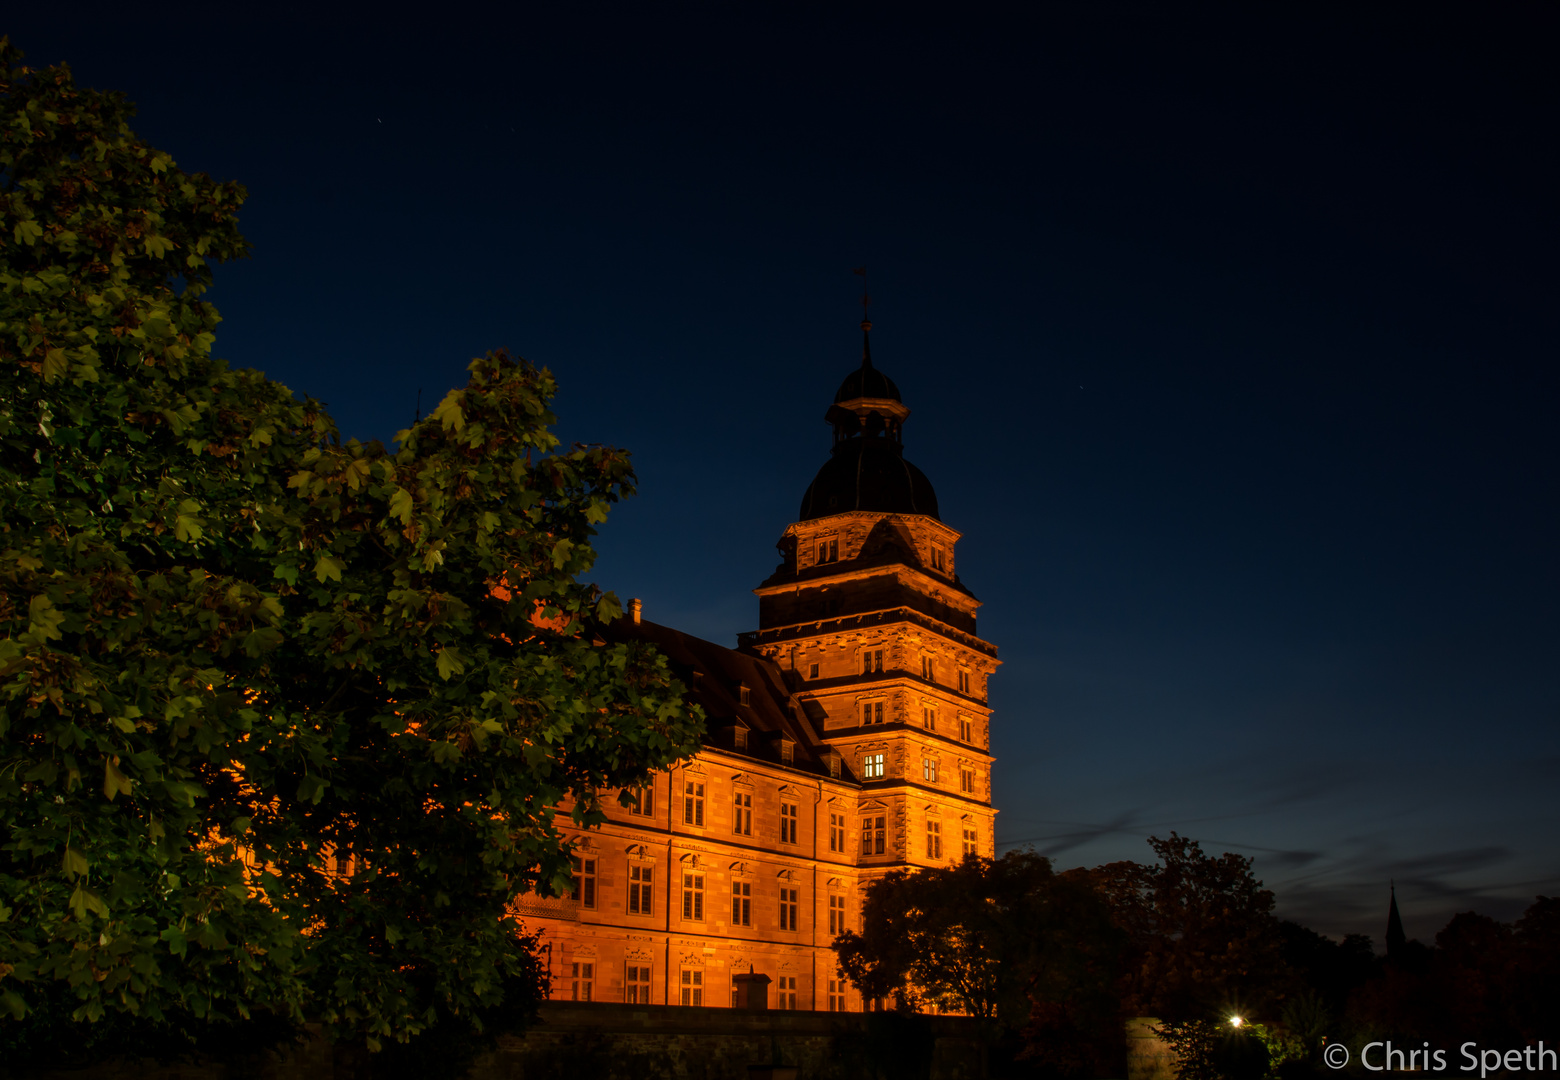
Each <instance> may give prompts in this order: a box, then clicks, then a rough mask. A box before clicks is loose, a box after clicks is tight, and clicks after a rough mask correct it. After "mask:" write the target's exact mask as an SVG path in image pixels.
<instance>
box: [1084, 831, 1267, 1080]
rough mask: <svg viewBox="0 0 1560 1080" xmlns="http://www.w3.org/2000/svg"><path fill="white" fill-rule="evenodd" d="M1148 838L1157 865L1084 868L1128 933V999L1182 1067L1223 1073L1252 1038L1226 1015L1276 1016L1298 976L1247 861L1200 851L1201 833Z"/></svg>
mask: <svg viewBox="0 0 1560 1080" xmlns="http://www.w3.org/2000/svg"><path fill="white" fill-rule="evenodd" d="M1148 842H1149V845H1150V846H1151V847H1152V848H1153V849H1154V853H1155V854H1156V855H1158V856H1159V862H1158V863H1157V864H1154V865H1143V864H1141V863H1134V862H1118V863H1110V864H1108V865H1106V866H1100V867H1096V868H1094V869H1092V870H1085V871H1079V872H1078V876H1079V878H1080V880H1086V881H1090V882H1092V883H1093V884H1094V886H1095V887H1096V888H1098V889H1099V890H1100V892H1101V893H1102V895H1104V896H1105V897H1106V898H1107V900H1108V902H1109V903H1110V906H1111V910H1112V912H1113V915H1114V918H1115V920H1116V924H1117V925H1118V926H1119V927H1121V929H1122V930H1123V931H1124V932H1125V933H1126V935H1127V939H1128V946H1127V953H1126V960H1125V962H1124V964H1123V978H1122V987H1121V993H1122V1001H1123V1004H1124V1006H1125V1007H1126V1008H1127V1009H1128V1010H1129V1011H1130V1013H1131V1014H1133V1015H1138V1016H1155V1017H1158V1018H1159V1019H1160V1020H1161V1025H1160V1028H1159V1029H1158V1030H1159V1031H1160V1033H1161V1034H1162V1035H1163V1037H1164V1038H1165V1040H1166V1041H1167V1042H1168V1043H1170V1045H1171V1046H1172V1048H1173V1049H1174V1050H1175V1052H1176V1054H1177V1057H1178V1059H1179V1061H1180V1068H1181V1070H1182V1071H1181V1075H1183V1076H1186V1077H1190V1078H1193V1080H1211V1078H1213V1077H1216V1076H1230V1075H1233V1074H1232V1073H1229V1072H1225V1071H1221V1069H1224V1068H1225V1067H1226V1066H1228V1067H1230V1068H1236V1067H1237V1066H1236V1065H1230V1064H1229V1063H1230V1062H1238V1069H1240V1070H1246V1069H1249V1068H1251V1067H1253V1066H1251V1064H1250V1062H1251V1060H1252V1055H1251V1053H1248V1051H1250V1050H1251V1041H1250V1037H1249V1036H1247V1035H1245V1034H1244V1033H1243V1032H1241V1031H1240V1029H1239V1028H1237V1027H1232V1026H1231V1025H1230V1024H1229V1023H1228V1020H1229V1018H1230V1017H1232V1016H1240V1017H1241V1018H1242V1021H1243V1024H1244V1021H1246V1020H1249V1019H1251V1018H1253V1017H1258V1018H1260V1017H1262V1016H1264V1015H1267V1016H1269V1017H1272V1016H1273V1014H1274V1013H1276V1012H1277V1009H1278V1006H1279V1005H1280V1001H1281V998H1282V996H1283V992H1284V990H1285V989H1286V987H1287V986H1288V985H1289V984H1290V983H1291V981H1292V979H1291V977H1290V973H1289V972H1288V970H1287V968H1286V966H1285V964H1284V962H1283V942H1282V938H1281V936H1280V932H1279V926H1278V920H1277V918H1276V917H1275V916H1274V915H1273V894H1272V892H1270V891H1269V890H1267V889H1264V888H1262V882H1260V881H1258V880H1257V879H1256V878H1255V877H1254V876H1253V875H1252V873H1251V860H1250V859H1244V858H1241V857H1240V856H1238V855H1232V854H1229V853H1226V854H1224V855H1223V856H1220V857H1218V858H1214V857H1213V856H1210V855H1204V854H1203V853H1202V847H1201V845H1199V844H1198V843H1197V841H1195V840H1189V839H1187V838H1186V837H1183V836H1178V835H1177V834H1175V833H1173V832H1172V833H1171V834H1170V837H1169V839H1160V838H1159V837H1151V838H1150V839H1149V841H1148ZM1252 1053H1254V1051H1252ZM1264 1053H1265V1051H1264ZM1264 1060H1266V1059H1265V1058H1264ZM1221 1062H1223V1063H1225V1064H1224V1065H1221V1064H1220V1063H1221ZM1263 1068H1264V1069H1265V1068H1266V1066H1265V1065H1264V1066H1263Z"/></svg>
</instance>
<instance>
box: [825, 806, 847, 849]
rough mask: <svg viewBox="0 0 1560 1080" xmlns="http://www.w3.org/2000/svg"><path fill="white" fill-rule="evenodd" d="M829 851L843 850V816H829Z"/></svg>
mask: <svg viewBox="0 0 1560 1080" xmlns="http://www.w3.org/2000/svg"><path fill="white" fill-rule="evenodd" d="M829 850H830V851H844V850H845V815H844V814H830V815H829Z"/></svg>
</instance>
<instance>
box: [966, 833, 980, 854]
mask: <svg viewBox="0 0 1560 1080" xmlns="http://www.w3.org/2000/svg"><path fill="white" fill-rule="evenodd" d="M964 854H966V855H979V854H980V841H979V840H977V839H976V838H975V830H974V829H972V828H970V827H969V826H965V828H964Z"/></svg>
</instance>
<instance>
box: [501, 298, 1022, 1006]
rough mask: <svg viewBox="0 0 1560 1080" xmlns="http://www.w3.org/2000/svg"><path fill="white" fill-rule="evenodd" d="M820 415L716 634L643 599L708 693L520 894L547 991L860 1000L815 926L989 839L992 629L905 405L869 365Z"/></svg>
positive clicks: (811, 1002) (636, 633)
mask: <svg viewBox="0 0 1560 1080" xmlns="http://www.w3.org/2000/svg"><path fill="white" fill-rule="evenodd" d="M870 330H871V324H870V323H863V324H862V332H863V345H862V360H861V366H860V368H858V369H857V370H855V371H852V372H851V373H850V374H849V375H848V376H847V377H846V379H845V381H844V383H842V384H841V386H840V388H839V391H838V392H837V393H836V394H835V396H834V403H833V405H832V406H831V407H830V408H829V410H828V413H827V414H826V416H825V419H826V420H827V421H828V422H829V423H830V424H831V425H832V426H833V429H834V446H833V451H832V453H831V455H830V457H829V460H828V461H826V462H825V463H824V465H823V467H822V468H821V469H820V470H819V471H818V475H817V476H816V478H815V479H814V480H813V482H812V484H811V486H810V487H808V489H807V492H806V494H805V495H804V496H803V498H802V507H801V513H800V514H799V515H798V518H799V520H798V521H797V522H796V523H795V524H793V525H791V526H790V527H789V528H787V529H786V530H785V533H784V535H783V536H782V538H781V540H780V544H779V548H780V553H781V557H782V560H783V561H782V562H781V564H780V565H779V566H778V567H777V568H776V569H775V571H774V573H773V574H771V575H770V576H769V578H768V579H767V580H765V581H764V582H763V583H762V584H761V585H760V586H759V587H758V588H757V589H756V590H754V591H755V592H756V593H757V594H758V598H759V619H758V629H757V630H754V631H751V632H749V633H746V634H743V635H741V636H740V638H739V642H738V647H737V648H736V649H728V648H725V647H723V646H720V645H716V644H713V643H711V642H707V641H703V640H701V639H699V638H695V637H692V636H691V635H688V634H684V633H681V632H679V631H677V630H673V629H671V628H669V627H665V626H660V625H658V624H656V623H653V622H650V621H649V620H647V619H644V618H643V617H642V615H641V613H640V610H639V605H638V602H637V601H636V602H635V603H634V604H633V605H632V614H631V615H629V616H628V617H625V618H624V619H623V620H621V621H620V622H619V623H618V624H617V625H616V626H615V627H614V632H616V633H620V634H621V635H622V636H624V637H634V638H639V639H643V640H648V641H650V642H652V643H653V644H654V645H655V646H656V647H657V648H659V649H660V650H661V651H662V652H663V653H665V654H666V655H667V656H668V658H669V659H670V660H671V663H672V665H673V667H674V669H675V670H677V672H678V673H679V675H680V676H681V677H682V678H683V680H684V681H685V682H686V683H687V684H688V685H689V686H690V687H691V688H692V696H693V697H694V699H695V700H697V701H698V702H699V704H700V705H702V706H703V707H704V710H705V714H706V716H707V717H708V729H707V731H706V734H705V739H704V746H703V749H701V751H700V752H699V753H698V754H697V755H696V756H695V758H694V759H693V760H692V761H690V762H688V763H686V764H684V765H681V766H677V767H674V768H673V769H671V770H670V771H669V772H668V773H666V774H662V775H660V776H658V777H656V779H655V782H654V783H653V785H651V786H650V787H649V788H646V789H645V790H643V791H642V792H638V793H636V794H635V796H634V800H633V802H634V805H633V806H631V807H628V808H623V809H619V807H618V805H617V800H616V798H614V797H610V796H609V797H608V798H606V799H605V800H604V802H605V804H606V805H607V807H608V813H609V816H610V820H609V821H608V822H607V823H606V824H605V825H603V826H602V827H601V828H599V829H596V830H590V831H583V830H582V831H580V832H579V833H578V834H577V835H576V836H574V837H572V839H574V841H575V843H576V852H575V855H576V858H575V867H576V878H575V890H574V894H573V896H571V897H567V898H563V899H547V898H542V897H537V896H523V897H521V898H519V899H518V900H517V901H516V908H517V909H518V911H519V913H520V915H521V916H522V918H524V920H525V921H526V923H527V924H528V925H530V926H532V927H534V928H538V929H541V930H542V931H543V932H544V934H543V941H544V943H546V944H545V945H544V948H546V949H547V953H546V955H547V958H548V964H549V967H550V970H551V973H552V980H553V981H552V994H553V996H554V997H555V998H559V997H561V998H570V997H573V998H590V999H592V1000H599V1001H629V1002H642V1003H654V1004H668V1005H675V1004H684V1005H705V1006H711V1005H714V1006H729V1005H730V1004H731V1003H732V1000H733V997H732V996H733V993H734V991H735V983H734V982H733V976H734V975H737V974H743V973H746V972H748V971H749V970H751V971H753V972H755V973H758V974H763V975H768V976H769V977H770V979H771V980H772V983H771V987H770V1004H771V1007H778V1008H793V1009H796V1008H799V1009H818V1010H824V1009H828V1010H857V1009H860V1008H861V1007H862V1002H861V1000H860V998H859V996H857V995H856V994H854V993H853V992H850V991H849V990H848V988H847V987H846V986H845V984H844V983H843V982H842V980H841V979H840V977H839V974H838V972H837V971H836V969H835V967H834V962H833V960H834V957H833V953H832V952H831V951H830V950H829V947H828V946H829V942H830V941H831V940H832V939H833V937H834V935H835V934H836V933H837V932H838V931H840V930H843V929H846V928H850V929H859V920H860V912H861V900H862V889H863V888H864V886H865V885H866V884H867V883H868V882H870V881H871V880H872V879H873V878H875V877H878V876H881V875H882V874H884V873H887V872H889V871H891V870H896V869H904V868H911V867H932V866H947V865H949V864H951V863H954V862H957V861H958V860H959V859H961V858H962V857H963V856H964V855H965V854H966V853H977V854H980V855H983V856H988V857H990V856H992V855H993V854H994V831H993V823H994V817H995V814H996V811H995V810H994V809H993V808H992V806H991V762H992V759H991V756H990V752H989V750H990V741H989V737H988V736H989V729H988V720H989V717H990V709H989V708H988V707H987V705H986V680H987V679H988V678H989V677H990V675H991V674H992V672H993V671H995V669H996V666H997V664H998V662H999V661H998V660H997V658H996V648H995V647H994V646H992V645H990V644H988V643H986V642H985V641H982V640H981V639H980V638H979V637H977V636H976V633H975V611H976V608H977V607H979V601H978V600H976V599H975V597H974V595H973V594H972V593H971V592H970V591H969V590H968V589H967V588H965V587H964V585H963V584H962V583H961V582H960V581H959V578H958V576H957V574H956V573H955V549H956V546H957V543H958V541H959V538H960V534H959V533H958V532H956V531H955V530H954V529H952V528H950V527H949V526H947V525H945V524H944V523H943V522H942V520H941V519H940V517H939V516H938V509H937V496H936V493H935V492H934V491H933V488H932V485H931V482H930V481H929V480H928V479H927V478H926V476H925V475H924V474H923V473H922V472H921V471H920V470H919V469H917V468H916V467H915V466H914V465H912V464H910V462H909V461H907V460H906V459H905V457H904V447H903V432H904V426H905V422H906V420H907V419H908V418H909V416H910V410H909V409H908V408H906V407H905V404H904V402H903V400H902V399H901V397H900V393H899V389H898V387H896V386H895V385H894V383H893V381H892V380H891V379H889V378H888V377H887V376H886V375H884V374H882V373H881V372H879V371H878V370H877V369H876V368H875V367H873V364H872V356H871V347H870Z"/></svg>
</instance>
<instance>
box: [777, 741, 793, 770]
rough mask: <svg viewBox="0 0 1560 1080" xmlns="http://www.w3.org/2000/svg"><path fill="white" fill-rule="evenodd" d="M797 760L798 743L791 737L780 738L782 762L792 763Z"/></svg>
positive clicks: (785, 763)
mask: <svg viewBox="0 0 1560 1080" xmlns="http://www.w3.org/2000/svg"><path fill="white" fill-rule="evenodd" d="M795 760H796V744H795V743H794V742H792V741H791V740H790V739H781V740H780V764H782V765H790V764H792V763H793V762H794V761H795Z"/></svg>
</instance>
